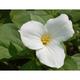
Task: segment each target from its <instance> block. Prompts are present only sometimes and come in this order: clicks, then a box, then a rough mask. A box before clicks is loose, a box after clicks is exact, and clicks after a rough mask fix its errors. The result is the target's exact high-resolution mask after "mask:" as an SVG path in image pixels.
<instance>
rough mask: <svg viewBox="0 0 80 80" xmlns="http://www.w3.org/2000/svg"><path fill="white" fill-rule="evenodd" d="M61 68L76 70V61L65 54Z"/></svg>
mask: <svg viewBox="0 0 80 80" xmlns="http://www.w3.org/2000/svg"><path fill="white" fill-rule="evenodd" d="M62 69H64V70H76V69H77V63H76V62H75V61H74V60H73V59H72V58H71V57H70V56H67V57H66V59H65V63H64V66H63V67H62Z"/></svg>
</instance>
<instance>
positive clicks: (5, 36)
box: [0, 23, 23, 50]
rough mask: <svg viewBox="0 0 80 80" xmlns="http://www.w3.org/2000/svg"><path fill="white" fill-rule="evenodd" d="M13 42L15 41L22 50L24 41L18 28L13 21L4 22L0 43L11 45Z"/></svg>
mask: <svg viewBox="0 0 80 80" xmlns="http://www.w3.org/2000/svg"><path fill="white" fill-rule="evenodd" d="M10 42H11V43H15V44H16V45H18V46H19V48H18V47H17V48H18V49H19V50H22V47H23V45H22V42H21V40H20V36H19V33H18V30H17V29H16V27H15V25H14V24H12V23H8V24H4V25H2V26H1V27H0V45H1V46H4V47H7V48H8V47H9V45H10Z"/></svg>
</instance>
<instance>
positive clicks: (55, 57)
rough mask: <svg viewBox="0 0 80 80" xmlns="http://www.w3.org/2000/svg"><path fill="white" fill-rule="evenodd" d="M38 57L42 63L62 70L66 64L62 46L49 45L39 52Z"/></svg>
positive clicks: (37, 52)
mask: <svg viewBox="0 0 80 80" xmlns="http://www.w3.org/2000/svg"><path fill="white" fill-rule="evenodd" d="M36 55H37V57H38V59H39V60H40V62H41V63H43V64H45V65H47V66H49V67H54V68H60V67H62V66H63V64H64V59H65V53H64V49H63V47H62V46H61V45H59V44H58V45H55V44H52V45H49V46H47V47H44V48H43V49H40V50H37V51H36Z"/></svg>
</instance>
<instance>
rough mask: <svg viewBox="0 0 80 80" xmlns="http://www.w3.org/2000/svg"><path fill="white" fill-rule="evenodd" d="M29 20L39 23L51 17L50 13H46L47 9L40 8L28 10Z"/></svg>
mask: <svg viewBox="0 0 80 80" xmlns="http://www.w3.org/2000/svg"><path fill="white" fill-rule="evenodd" d="M29 13H30V16H31V20H35V21H39V22H41V23H43V24H44V23H46V21H47V20H49V19H50V18H53V16H52V15H50V14H48V13H47V11H44V10H40V11H38V10H37V11H29Z"/></svg>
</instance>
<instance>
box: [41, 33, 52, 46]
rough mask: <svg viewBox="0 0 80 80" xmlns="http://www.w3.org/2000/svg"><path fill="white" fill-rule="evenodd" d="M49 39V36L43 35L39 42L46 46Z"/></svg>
mask: <svg viewBox="0 0 80 80" xmlns="http://www.w3.org/2000/svg"><path fill="white" fill-rule="evenodd" d="M50 39H51V37H50V35H48V34H44V35H42V37H41V41H42V43H43V44H44V45H47V44H48V43H49V42H50Z"/></svg>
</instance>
